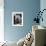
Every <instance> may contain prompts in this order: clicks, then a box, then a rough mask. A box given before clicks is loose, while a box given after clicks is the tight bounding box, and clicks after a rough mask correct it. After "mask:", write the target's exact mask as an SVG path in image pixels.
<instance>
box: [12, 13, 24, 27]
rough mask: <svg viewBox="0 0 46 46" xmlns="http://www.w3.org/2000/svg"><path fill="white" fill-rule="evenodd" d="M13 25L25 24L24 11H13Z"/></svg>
mask: <svg viewBox="0 0 46 46" xmlns="http://www.w3.org/2000/svg"><path fill="white" fill-rule="evenodd" d="M12 26H23V12H12Z"/></svg>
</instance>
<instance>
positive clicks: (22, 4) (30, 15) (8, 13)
mask: <svg viewBox="0 0 46 46" xmlns="http://www.w3.org/2000/svg"><path fill="white" fill-rule="evenodd" d="M39 10H40V0H4V36H5V37H4V38H5V40H7V41H18V40H19V39H20V38H22V37H24V36H25V35H26V34H27V33H28V32H29V31H31V28H32V23H33V22H32V21H33V19H34V17H36V16H37V15H36V14H35V13H36V12H38V11H39ZM13 11H23V13H24V15H23V16H24V17H23V19H24V26H23V27H13V26H12V12H13Z"/></svg>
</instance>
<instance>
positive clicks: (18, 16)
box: [14, 14, 22, 24]
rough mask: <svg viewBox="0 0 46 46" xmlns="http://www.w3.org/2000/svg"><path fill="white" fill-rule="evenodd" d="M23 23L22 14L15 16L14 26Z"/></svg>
mask: <svg viewBox="0 0 46 46" xmlns="http://www.w3.org/2000/svg"><path fill="white" fill-rule="evenodd" d="M21 23H22V16H21V14H16V15H14V24H21Z"/></svg>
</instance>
